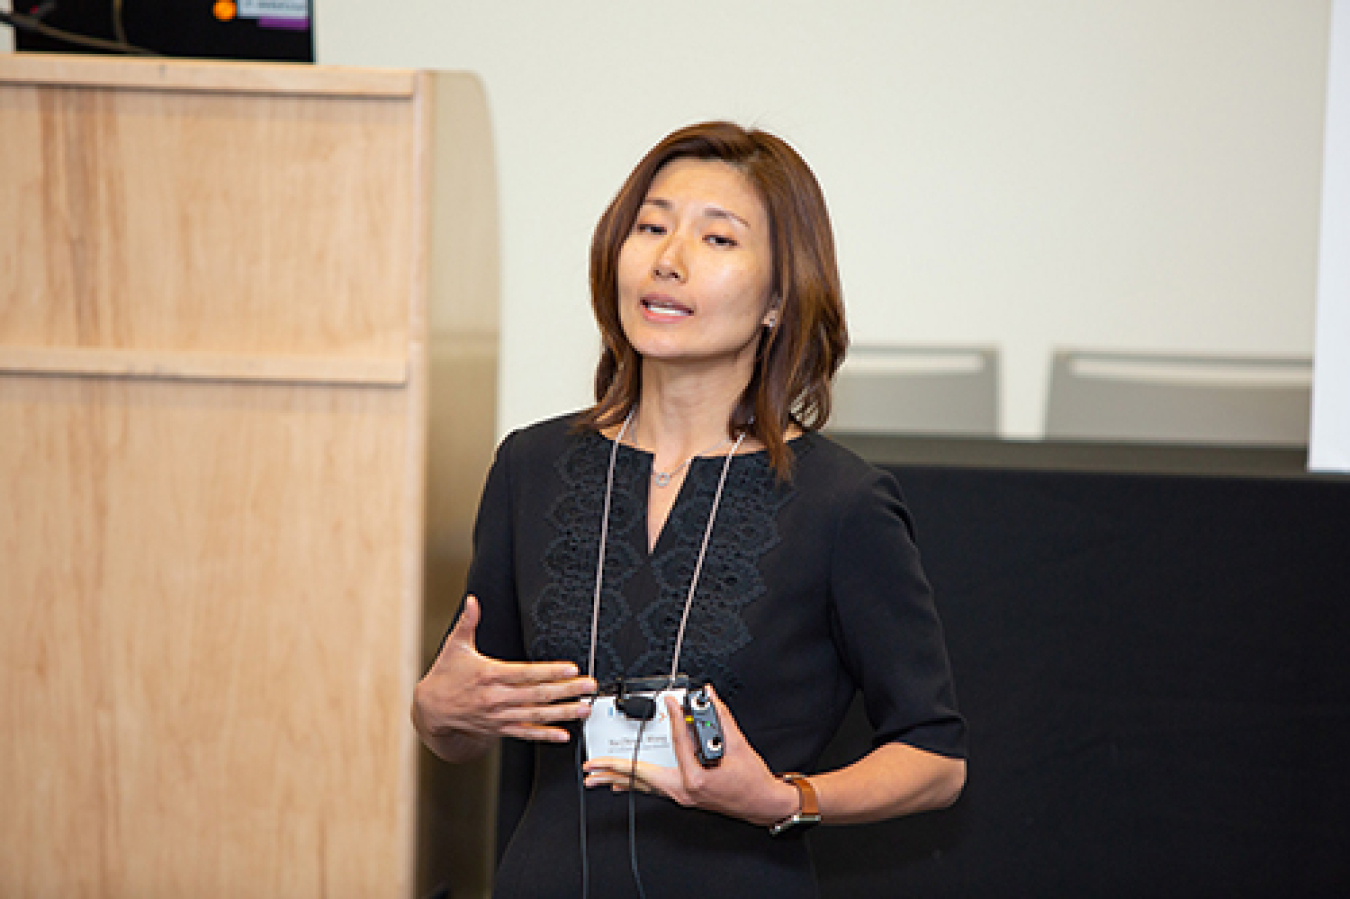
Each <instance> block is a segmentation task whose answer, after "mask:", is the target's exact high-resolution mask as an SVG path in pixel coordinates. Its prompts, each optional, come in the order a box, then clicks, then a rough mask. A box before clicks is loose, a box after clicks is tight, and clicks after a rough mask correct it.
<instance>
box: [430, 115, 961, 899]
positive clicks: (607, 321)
mask: <svg viewBox="0 0 1350 899" xmlns="http://www.w3.org/2000/svg"><path fill="white" fill-rule="evenodd" d="M591 292H592V304H593V307H594V311H595V315H596V318H597V320H598V322H599V325H600V329H601V332H602V335H603V338H604V349H603V354H602V357H601V360H600V364H599V368H598V371H597V377H596V395H597V403H596V405H595V406H594V407H592V408H591V409H589V410H587V411H586V412H584V413H582V414H580V415H578V416H569V417H565V418H562V419H557V420H554V421H549V422H544V423H542V424H539V425H535V426H534V427H531V428H527V429H525V430H522V431H518V432H516V433H514V434H512V435H511V436H510V437H508V438H507V439H506V440H505V441H504V442H503V444H502V445H501V447H500V448H499V450H498V453H497V458H496V461H495V463H494V465H493V468H492V471H491V473H490V474H489V477H488V483H487V486H486V488H485V490H484V494H483V500H482V505H481V507H480V510H479V518H478V524H477V526H476V529H475V534H474V561H473V566H472V569H471V571H470V574H469V585H468V587H469V594H470V595H469V596H468V598H467V599H466V600H465V604H464V608H463V611H462V614H461V616H460V618H459V620H458V622H457V623H456V624H455V626H454V628H453V629H452V630H451V632H450V634H449V635H448V637H447V639H446V643H445V646H444V647H443V649H442V651H441V653H440V655H439V657H438V658H437V660H436V662H435V664H434V665H433V667H432V668H431V670H430V671H429V672H428V674H427V675H426V677H425V678H424V679H423V680H422V682H421V683H420V684H419V685H418V687H417V691H416V696H415V700H414V709H413V717H414V721H415V723H416V726H417V728H418V731H419V733H420V734H421V735H422V738H423V740H424V741H425V742H426V744H427V745H428V746H429V747H430V748H431V749H432V750H433V751H434V752H436V753H437V754H438V755H440V756H441V757H442V758H444V759H446V760H448V761H462V760H466V759H470V758H474V757H476V756H478V755H479V754H481V753H483V752H485V751H487V750H488V749H489V748H490V747H491V745H492V744H493V742H494V741H495V740H496V739H498V738H499V737H502V736H506V737H512V738H516V739H523V740H532V741H535V742H536V745H537V747H538V748H537V751H536V774H535V784H534V792H533V794H532V796H531V800H530V804H529V807H528V808H527V810H526V812H525V814H524V816H523V818H522V820H521V822H520V825H519V826H518V828H517V829H516V832H515V835H514V837H513V839H512V841H511V844H510V846H509V848H508V850H507V852H506V854H505V857H504V858H503V861H502V865H501V869H500V870H499V872H498V878H497V892H498V895H501V896H510V897H530V896H578V895H582V894H583V892H584V893H586V894H588V895H590V896H596V897H599V896H606V897H608V896H635V895H648V896H652V897H656V896H671V895H677V896H687V895H688V896H692V895H711V896H723V895H734V894H735V893H736V892H737V891H743V892H745V893H746V894H747V895H749V894H753V895H771V896H776V897H796V896H814V895H816V886H815V883H814V878H813V875H812V871H811V864H810V859H809V855H808V853H807V850H806V847H805V844H804V842H803V841H801V840H798V839H792V838H791V837H792V836H793V835H794V834H795V833H796V832H798V831H799V830H800V829H802V828H801V827H800V825H803V824H806V823H809V822H808V821H806V820H803V819H806V818H809V817H810V815H803V814H802V813H803V812H804V811H805V812H812V811H814V810H815V809H814V808H812V805H814V804H818V807H819V816H820V818H821V820H823V821H824V822H825V823H827V824H848V823H859V822H866V821H877V820H881V819H885V818H890V817H894V816H897V815H904V814H910V813H913V812H917V811H921V810H925V809H932V808H938V807H942V806H945V805H948V804H950V803H951V802H952V801H954V800H955V798H956V796H957V795H958V794H959V792H960V790H961V788H962V785H963V784H964V780H965V763H964V761H963V757H964V751H965V746H964V740H965V734H964V724H963V722H962V720H961V718H960V716H959V714H958V713H957V712H956V710H955V702H954V697H953V692H952V687H951V678H950V672H949V667H948V663H947V657H946V650H945V647H944V644H943V640H942V634H941V626H940V624H939V622H938V619H937V615H936V612H935V611H934V608H933V603H932V599H931V595H930V591H929V588H928V585H927V582H926V581H925V579H924V576H923V572H922V570H921V568H920V565H919V560H918V554H917V551H916V550H915V548H914V545H913V541H912V537H911V532H910V523H909V516H908V512H907V511H906V509H905V507H904V506H903V504H902V503H901V500H900V495H899V490H898V488H897V487H896V484H895V482H894V480H893V479H892V478H891V477H890V476H889V475H886V474H884V473H882V472H880V471H878V470H876V469H874V468H872V467H871V466H869V465H867V464H866V463H864V462H862V461H861V460H860V459H858V458H857V457H856V456H854V455H852V454H851V453H849V452H847V451H846V450H844V449H842V448H840V447H838V446H836V445H834V444H832V443H830V442H829V441H828V440H826V439H824V438H823V437H821V436H819V435H818V434H817V433H816V430H817V429H818V428H819V427H820V425H822V424H823V423H824V421H825V419H826V417H827V416H828V414H829V406H830V392H829V390H830V378H831V377H832V376H833V374H834V372H835V370H836V369H837V367H838V365H839V362H840V361H841V359H842V356H843V352H844V349H845V346H846V336H845V331H844V316H843V306H842V300H841V290H840V286H839V277H838V272H837V269H836V264H835V257H834V245H833V238H832V235H831V232H830V226H829V218H828V214H827V211H826V207H825V201H824V197H823V195H822V193H821V190H820V187H819V185H818V184H817V183H816V180H815V178H814V176H813V175H812V174H811V172H810V169H809V168H808V167H807V166H806V164H805V162H803V161H802V159H801V158H800V157H799V156H798V155H797V154H796V152H795V151H793V150H792V149H791V148H790V147H789V146H788V145H787V144H786V143H784V142H783V141H782V140H780V139H778V138H776V137H774V136H773V135H770V134H766V133H764V132H761V131H747V130H745V129H742V128H740V127H738V126H735V125H731V124H728V123H721V122H716V123H708V124H703V125H695V126H692V127H689V128H685V129H682V130H680V131H677V132H675V133H674V134H671V135H670V136H668V137H667V138H666V139H665V140H663V141H661V143H660V144H658V145H657V146H656V147H655V148H653V149H652V150H651V151H650V152H649V153H648V154H647V156H646V157H645V158H644V159H643V160H642V161H641V162H640V163H639V164H638V166H637V168H636V169H635V170H634V171H633V173H632V174H631V175H630V176H629V178H628V180H627V182H626V183H625V184H624V186H623V188H622V189H621V190H620V191H619V194H618V196H617V197H616V198H615V200H614V201H613V203H612V204H611V205H610V207H609V208H608V209H607V210H606V212H605V214H604V216H603V217H602V218H601V220H600V223H599V225H598V226H597V228H596V232H595V237H594V240H593V242H592V247H591ZM674 668H678V670H679V671H681V672H686V673H688V674H689V675H690V676H691V677H692V678H694V679H696V680H707V681H709V682H710V683H711V684H712V688H713V692H714V704H715V708H716V710H717V712H718V714H719V717H720V722H721V725H722V727H723V729H724V732H725V755H724V758H723V759H722V761H721V763H720V764H718V765H716V766H715V767H704V766H703V765H701V764H700V763H699V762H698V760H697V759H696V757H695V752H694V747H693V745H692V741H691V740H690V739H689V737H688V735H687V732H686V730H685V729H684V728H683V727H679V726H677V727H675V728H674V729H673V733H672V736H673V739H674V742H675V747H674V748H675V752H676V755H677V758H678V766H677V767H673V768H671V767H658V766H656V765H653V764H650V763H648V762H645V761H643V762H638V764H637V765H636V767H635V766H634V765H633V763H632V759H630V758H615V757H610V758H605V757H590V758H587V759H585V760H584V764H583V756H582V755H581V754H580V753H579V752H577V751H576V742H577V741H579V740H580V739H581V738H580V728H579V725H578V722H579V721H581V720H582V719H585V718H586V717H587V715H588V713H589V710H590V708H591V705H590V701H589V697H591V696H592V695H593V694H594V693H595V692H596V690H597V688H598V686H599V685H600V684H604V683H608V682H611V681H614V680H616V679H618V678H621V677H627V678H635V677H643V676H651V675H662V674H664V673H666V672H667V670H671V669H674ZM859 689H860V690H861V691H862V693H863V696H864V699H865V703H866V707H867V710H868V715H869V717H870V719H871V721H872V724H873V726H874V728H875V729H876V742H875V748H874V749H873V750H872V751H871V752H870V753H869V754H867V755H866V756H865V757H863V758H862V759H860V760H859V761H857V762H855V763H854V764H852V765H849V766H847V767H845V768H842V769H839V770H835V771H829V772H820V773H812V774H810V776H809V777H806V778H802V777H800V776H792V777H784V776H783V775H785V774H788V773H789V772H813V771H814V770H815V764H816V761H817V759H818V758H819V756H820V753H821V751H822V750H823V749H824V747H825V745H826V744H827V743H828V742H829V740H830V738H831V736H832V735H833V734H834V732H835V730H836V728H837V726H838V724H839V722H840V720H841V718H842V717H843V715H844V712H845V711H846V709H847V706H848V704H849V702H850V700H851V697H852V696H853V694H854V692H855V690H859ZM666 702H667V703H668V704H669V705H668V708H667V710H666V711H667V712H668V713H669V714H670V715H671V720H674V721H678V720H679V717H680V716H679V709H678V707H677V706H676V705H675V701H674V699H672V698H669V697H667V698H666ZM569 744H571V745H569ZM579 766H580V767H581V768H582V771H583V772H584V789H581V788H579V780H580V778H581V777H582V776H583V774H579V773H578V767H579ZM770 829H778V830H780V831H785V832H784V833H780V834H779V835H777V836H775V835H771V833H770Z"/></svg>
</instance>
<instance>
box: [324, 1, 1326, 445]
mask: <svg viewBox="0 0 1350 899" xmlns="http://www.w3.org/2000/svg"><path fill="white" fill-rule="evenodd" d="M371 9H372V7H371V6H370V5H369V4H367V3H362V2H357V0H319V2H318V9H317V13H316V28H317V50H318V55H319V58H320V59H321V60H322V61H324V62H330V63H360V64H380V65H401V66H404V65H406V66H431V67H439V68H456V69H469V70H473V71H477V72H479V73H480V74H481V75H482V76H483V78H484V81H485V83H486V85H487V90H488V96H489V104H490V107H491V109H492V114H493V118H494V127H495V129H496V139H497V147H498V153H499V162H500V178H501V180H500V184H501V192H502V194H501V200H502V203H501V210H502V229H503V233H502V245H503V285H504V301H505V307H504V317H503V322H504V327H505V331H504V345H503V348H504V361H503V380H502V393H501V401H500V406H499V412H500V419H499V427H500V429H502V430H506V429H508V428H510V427H513V426H516V425H519V424H522V423H525V422H528V421H531V420H533V419H537V418H540V417H542V416H546V415H550V414H553V413H556V412H559V411H562V410H565V409H568V408H570V407H574V406H577V405H579V404H581V403H583V402H585V401H586V399H587V396H588V385H589V379H590V370H591V364H592V355H593V349H594V346H595V338H594V332H593V327H592V324H591V321H590V317H589V312H588V309H587V306H586V289H585V276H586V271H585V263H586V246H587V241H588V239H589V234H590V229H591V227H592V226H593V223H594V221H595V219H596V217H597V216H598V215H599V213H600V211H601V209H602V208H603V206H604V204H605V203H606V202H607V201H608V199H609V197H610V196H611V195H612V193H613V191H614V190H615V189H616V188H617V186H618V183H619V181H620V179H621V178H622V177H623V176H624V175H625V174H626V172H627V170H628V168H629V167H630V166H631V165H632V163H633V162H634V161H635V160H636V158H637V157H638V156H639V155H640V154H641V153H642V152H643V151H644V150H645V149H646V148H647V147H648V146H649V145H650V144H651V143H653V142H654V141H655V140H656V139H657V138H659V137H660V136H661V135H662V134H664V133H665V132H667V131H668V130H670V129H671V128H673V127H675V126H678V125H680V124H683V123H686V122H689V121H692V120H697V119H703V118H709V117H714V116H716V117H731V118H734V119H737V120H740V121H743V122H753V123H759V124H763V125H764V126H766V127H769V128H771V129H775V130H777V131H779V132H780V133H782V134H784V135H785V136H787V137H788V138H789V139H791V140H792V141H793V142H795V143H796V144H797V145H798V146H799V147H800V148H801V149H802V150H803V152H804V153H805V154H806V156H807V158H808V159H809V160H810V161H811V162H812V164H813V165H814V167H815V168H816V171H817V173H818V175H819V176H820V178H821V180H822V181H823V182H824V184H825V187H826V190H827V192H828V194H829V197H830V200H831V203H832V206H833V211H834V216H835V222H836V228H837V230H838V234H839V239H840V246H841V255H842V263H843V268H844V278H845V283H846V286H847V289H848V301H849V308H850V315H851V320H852V324H853V328H854V335H855V338H856V339H857V340H859V341H868V342H875V341H901V342H920V343H922V342H942V343H948V342H955V343H972V342H979V343H983V342H991V343H995V344H997V345H999V346H1000V347H1001V348H1002V350H1003V354H1004V363H1005V373H1004V383H1005V391H1004V397H1003V422H1004V426H1005V430H1006V431H1007V432H1008V433H1009V434H1010V435H1014V436H1035V435H1037V434H1038V433H1039V430H1040V427H1041V420H1042V416H1043V408H1044V398H1045V393H1046V379H1047V375H1048V371H1049V356H1048V354H1049V351H1050V348H1051V347H1052V346H1056V345H1077V346H1091V347H1098V348H1108V349H1110V348H1120V349H1154V350H1182V351H1205V350H1209V351H1216V352H1217V351H1222V352H1234V353H1246V352H1269V353H1280V354H1309V353H1311V352H1312V348H1313V320H1314V306H1315V287H1316V261H1317V225H1318V195H1319V183H1320V182H1319V177H1320V169H1321V140H1322V118H1323V102H1324V92H1325V76H1326V54H1327V36H1328V19H1329V4H1328V2H1327V0H1092V2H1087V0H1016V2H1010V0H965V2H950V0H870V2H863V0H854V2H844V3H837V4H825V3H809V2H782V0H779V2H767V0H766V2H749V0H721V2H705V0H692V2H687V3H683V4H680V5H678V6H676V7H671V6H669V5H647V4H634V3H631V2H628V0H596V2H591V3H586V4H575V3H558V2H555V0H515V2H510V3H495V4H492V3H483V4H470V3H454V4H447V3H443V2H439V0H403V2H400V3H397V4H391V5H386V6H383V7H381V11H380V14H379V15H372V13H371ZM544 362H546V363H547V367H546V369H545V368H544V367H543V366H541V363H544ZM545 372H547V373H546V374H545Z"/></svg>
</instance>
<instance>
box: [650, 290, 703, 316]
mask: <svg viewBox="0 0 1350 899" xmlns="http://www.w3.org/2000/svg"><path fill="white" fill-rule="evenodd" d="M642 310H643V312H645V313H646V314H647V317H648V318H651V319H655V320H657V321H674V320H675V319H679V318H686V317H688V316H690V315H693V314H694V310H693V309H690V308H689V307H688V306H686V305H684V304H683V303H679V302H676V301H675V300H673V299H671V298H670V297H666V296H660V295H656V294H653V295H651V296H645V297H643V298H642Z"/></svg>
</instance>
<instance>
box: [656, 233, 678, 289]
mask: <svg viewBox="0 0 1350 899" xmlns="http://www.w3.org/2000/svg"><path fill="white" fill-rule="evenodd" d="M652 274H653V275H655V276H656V277H657V278H659V279H662V280H668V279H673V280H676V281H682V280H684V254H683V253H682V252H681V251H680V247H679V241H678V240H677V239H675V238H674V237H673V236H672V237H671V238H670V239H668V240H666V241H665V242H664V243H663V244H662V245H661V250H660V252H659V253H658V254H657V256H656V263H655V265H653V266H652Z"/></svg>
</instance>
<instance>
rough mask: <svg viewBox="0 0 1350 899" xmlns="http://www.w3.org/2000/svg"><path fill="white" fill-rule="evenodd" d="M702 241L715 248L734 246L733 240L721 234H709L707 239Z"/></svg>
mask: <svg viewBox="0 0 1350 899" xmlns="http://www.w3.org/2000/svg"><path fill="white" fill-rule="evenodd" d="M704 240H706V241H707V242H708V243H710V244H712V245H713V246H715V247H734V246H736V241H735V239H734V238H730V237H727V236H725V235H722V234H709V235H708V236H707V237H705V238H704Z"/></svg>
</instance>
